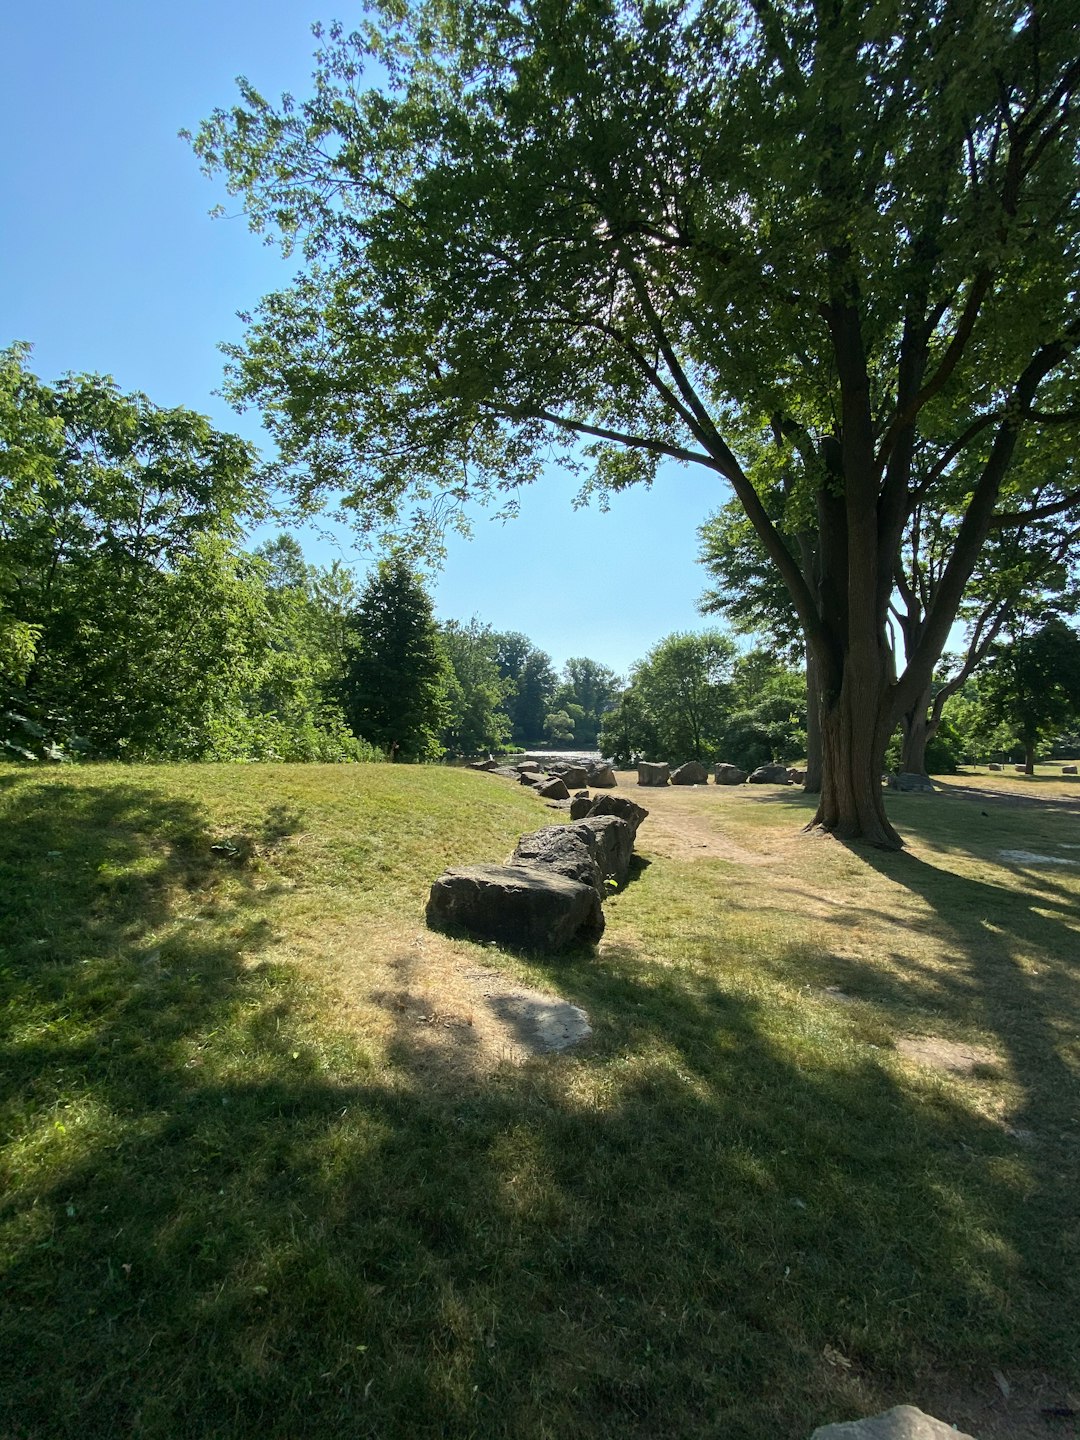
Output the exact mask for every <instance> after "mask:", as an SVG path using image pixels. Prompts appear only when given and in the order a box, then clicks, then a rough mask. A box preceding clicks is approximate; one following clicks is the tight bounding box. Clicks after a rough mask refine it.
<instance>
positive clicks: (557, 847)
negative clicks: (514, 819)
mask: <svg viewBox="0 0 1080 1440" xmlns="http://www.w3.org/2000/svg"><path fill="white" fill-rule="evenodd" d="M506 863H507V864H508V865H545V866H549V867H550V868H551V869H552V870H554V871H555V872H556V874H558V875H565V876H566V877H567V879H568V880H576V881H577V882H578V884H579V885H590V886H592V888H593V889H594V890H595V891H596V892H597V894H600V893H601V875H600V867H599V866H598V865H597V863H596V861H595V860H594V859H593V857H592V854H591V852H590V849H589V845H588V843H587V840H586V837H585V836H584V835H582V834H581V833H580V831H578V829H577V828H576V826H574V825H545V826H544V828H543V829H542V830H533V831H532V832H531V833H530V834H528V835H522V837H521V839H520V840H519V841H518V843H517V845H516V847H515V849H514V853H513V854H512V855H511V856H510V859H509V860H508V861H507V862H506Z"/></svg>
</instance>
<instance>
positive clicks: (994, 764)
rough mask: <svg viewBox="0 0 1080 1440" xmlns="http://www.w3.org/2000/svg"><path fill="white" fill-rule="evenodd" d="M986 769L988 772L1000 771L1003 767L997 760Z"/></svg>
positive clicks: (992, 761)
mask: <svg viewBox="0 0 1080 1440" xmlns="http://www.w3.org/2000/svg"><path fill="white" fill-rule="evenodd" d="M986 768H987V769H988V770H1000V769H1001V766H1000V765H999V764H998V763H997V761H996V760H991V761H990V764H989V765H988V766H987V767H986Z"/></svg>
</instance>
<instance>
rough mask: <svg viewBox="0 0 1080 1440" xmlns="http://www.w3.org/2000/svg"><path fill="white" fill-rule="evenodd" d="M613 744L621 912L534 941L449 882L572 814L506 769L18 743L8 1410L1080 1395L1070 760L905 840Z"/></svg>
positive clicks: (425, 1427)
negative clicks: (690, 778)
mask: <svg viewBox="0 0 1080 1440" xmlns="http://www.w3.org/2000/svg"><path fill="white" fill-rule="evenodd" d="M628 778H629V777H625V776H624V777H622V783H623V791H622V793H630V794H632V795H633V798H635V799H637V800H640V801H641V802H642V803H644V804H645V805H647V806H648V807H649V808H650V810H651V811H652V815H651V816H650V819H649V820H647V821H646V822H645V824H644V826H643V827H642V829H641V832H640V834H639V838H638V848H639V852H640V857H641V858H640V862H639V864H638V866H637V871H636V874H635V876H634V878H633V879H632V881H631V883H630V884H629V885H628V886H627V887H626V888H625V890H624V891H623V892H622V893H621V894H619V895H617V896H615V897H614V898H613V899H612V900H610V901H609V902H608V904H607V906H606V911H607V918H608V928H607V933H606V935H605V937H604V940H603V942H602V944H601V946H600V948H599V951H598V953H588V954H585V953H579V954H570V955H562V956H558V957H536V956H534V957H527V956H519V955H514V954H511V953H508V952H506V951H504V950H500V949H496V948H493V947H485V946H479V945H473V944H469V943H468V942H465V941H462V940H455V939H450V938H447V937H443V936H438V935H434V934H432V933H431V932H429V931H428V930H427V929H426V928H425V926H424V921H423V909H424V903H425V900H426V896H427V891H428V888H429V886H430V883H431V881H432V879H433V878H434V876H435V875H436V874H437V873H438V872H439V871H440V870H442V869H443V868H444V867H445V866H446V865H449V864H461V863H467V862H473V861H489V860H503V859H505V857H506V856H507V854H508V853H509V852H510V850H511V849H512V847H513V845H514V842H515V840H516V839H517V836H518V835H519V834H520V833H521V832H522V831H524V830H529V829H535V828H537V827H538V826H539V825H542V824H546V823H550V822H552V821H553V820H556V819H559V818H564V817H560V816H557V815H555V814H554V813H553V812H552V811H550V810H548V809H545V808H544V806H543V804H542V803H541V802H540V801H539V800H538V799H537V798H536V797H535V796H533V795H532V794H530V793H527V792H526V791H525V790H523V789H521V788H520V787H515V786H514V785H513V784H511V783H510V782H507V781H503V780H500V779H498V778H495V777H490V776H485V775H479V774H475V773H472V772H468V771H460V770H449V769H439V768H406V767H390V766H341V767H320V766H306V767H305V766H272V765H263V766H200V767H186V766H169V767H104V766H101V767H95V766H87V767H80V768H75V769H63V770H59V769H58V770H54V771H48V772H45V771H37V770H32V769H21V768H13V767H0V976H2V985H3V992H4V1003H3V1038H2V1046H3V1050H2V1056H0V1077H2V1078H0V1086H2V1097H0V1099H2V1134H0V1140H2V1146H3V1149H2V1158H0V1168H2V1198H0V1257H2V1258H0V1263H2V1277H3V1278H2V1285H0V1290H2V1294H0V1306H2V1311H0V1377H2V1381H0V1436H4V1437H5V1440H16V1437H18V1440H31V1437H33V1440H60V1437H79V1440H90V1437H105V1436H109V1437H116V1436H140V1437H141V1436H153V1437H161V1440H165V1437H168V1440H178V1437H188V1436H190V1437H196V1436H198V1437H208V1436H214V1437H219V1436H220V1437H252V1440H255V1437H259V1440H267V1437H282V1440H284V1437H301V1436H319V1437H323V1436H325V1437H328V1440H329V1437H333V1440H344V1437H360V1436H363V1437H378V1440H396V1437H402V1440H405V1437H409V1440H412V1437H427V1436H431V1437H435V1436H440V1437H441V1436H447V1437H478V1440H480V1437H492V1440H493V1437H514V1440H518V1437H520V1440H541V1437H544V1440H562V1437H589V1440H592V1437H596V1440H599V1437H611V1440H614V1437H628V1436H630V1437H660V1436H663V1437H717V1440H721V1437H722V1440H742V1437H746V1440H777V1437H780V1440H797V1437H803V1436H808V1435H809V1433H810V1430H811V1429H812V1428H813V1426H814V1425H815V1424H819V1423H822V1422H823V1421H825V1420H829V1419H848V1418H853V1417H855V1416H857V1415H860V1414H865V1413H869V1412H872V1411H874V1410H877V1409H881V1408H885V1407H886V1406H889V1405H892V1404H895V1403H899V1402H902V1401H910V1402H913V1403H916V1404H919V1405H921V1406H922V1407H923V1408H925V1409H927V1410H931V1411H933V1412H934V1413H936V1414H938V1415H940V1416H941V1417H942V1418H944V1419H946V1420H948V1421H950V1422H956V1423H958V1424H959V1425H960V1426H961V1428H968V1429H971V1430H973V1432H974V1433H975V1434H976V1435H978V1436H980V1437H993V1436H1028V1435H1032V1436H1034V1435H1043V1434H1046V1435H1070V1434H1072V1433H1074V1430H1075V1425H1076V1420H1075V1418H1070V1417H1069V1414H1068V1412H1069V1410H1070V1408H1071V1407H1073V1406H1075V1405H1076V1403H1077V1402H1076V1396H1077V1394H1078V1392H1080V1360H1078V1356H1080V1293H1078V1292H1080V1255H1078V1250H1080V1217H1078V1212H1080V1199H1078V1197H1080V1161H1078V1153H1080V1151H1078V1146H1080V1089H1078V1070H1080V1041H1078V1037H1080V1004H1078V985H1077V981H1078V975H1080V943H1078V940H1080V936H1078V931H1080V863H1077V862H1080V825H1078V823H1077V822H1078V818H1080V788H1078V787H1077V785H1076V784H1075V782H1072V783H1071V784H1070V782H1069V781H1067V780H1064V779H1062V778H1060V777H1058V778H1057V779H1056V780H1055V779H1052V778H1045V777H1043V778H1039V779H1036V780H1035V781H1025V780H1023V779H1022V778H1017V777H1009V776H1007V777H997V776H993V777H991V776H987V775H969V776H965V777H956V778H954V779H953V780H950V781H948V782H945V788H944V790H943V793H940V794H938V795H936V796H924V795H910V796H906V795H898V796H895V797H890V800H889V808H890V813H891V814H892V816H893V819H894V821H895V823H896V824H897V825H898V826H899V828H900V830H901V831H902V833H903V834H904V835H905V836H906V837H907V839H908V840H909V842H910V848H909V850H908V851H907V852H906V853H904V854H901V855H893V854H884V853H880V852H874V851H868V850H861V849H851V848H846V847H844V846H843V845H841V844H839V843H838V842H836V841H834V840H832V839H829V838H824V837H814V836H807V835H803V834H801V833H800V828H799V827H800V825H801V824H802V823H804V822H805V820H806V819H807V818H808V816H809V814H810V813H811V806H810V804H809V803H808V801H807V799H806V798H805V797H804V796H803V795H802V794H801V792H799V791H794V790H792V791H785V790H774V789H769V788H766V787H762V788H757V787H745V786H744V787H741V788H739V789H737V790H726V789H722V788H721V789H718V788H716V787H713V786H709V787H707V788H700V789H693V790H680V791H674V790H671V791H663V792H653V791H647V790H638V789H636V788H634V789H633V790H632V791H628V790H627V789H626V788H625V787H626V782H627V780H628ZM1004 851H1011V852H1023V854H1024V855H1026V857H1027V858H1019V859H1018V858H1016V856H1015V855H1014V856H1013V857H1012V858H1008V857H1007V856H1005V855H1003V853H1002V852H1004ZM1032 856H1035V857H1043V858H1041V859H1038V858H1036V859H1032V858H1031V857H1032ZM1052 862H1059V863H1052ZM1060 862H1066V863H1060ZM492 975H498V976H500V977H502V978H504V979H505V978H509V979H512V980H515V981H523V982H527V983H528V984H531V985H533V986H536V987H538V988H541V989H545V990H549V991H551V992H552V993H554V994H558V995H561V996H564V997H566V998H568V999H570V1000H572V1001H574V1002H575V1003H576V1004H578V1005H581V1006H583V1007H584V1008H585V1009H586V1010H587V1012H588V1014H589V1017H590V1020H591V1023H592V1026H593V1030H594V1034H593V1037H592V1039H591V1040H589V1041H588V1042H586V1044H585V1045H584V1046H582V1047H581V1048H579V1049H576V1050H573V1051H570V1052H567V1053H566V1054H564V1055H561V1056H551V1055H549V1056H529V1055H527V1054H526V1053H524V1051H523V1050H522V1049H521V1048H520V1047H519V1046H517V1045H515V1043H514V1037H513V1035H512V1033H509V1032H508V1031H507V1030H506V1029H505V1027H502V1028H500V1025H499V1024H498V1023H497V1020H496V1018H495V1017H493V1016H492V1014H491V1013H490V1009H491V1007H490V1004H489V1003H488V1000H487V996H486V990H487V989H489V988H490V985H489V984H488V981H489V980H490V977H491V976H492ZM485 977H487V978H485ZM1006 1390H1007V1391H1008V1392H1009V1393H1008V1397H1006V1394H1005V1393H1004V1392H1005V1391H1006Z"/></svg>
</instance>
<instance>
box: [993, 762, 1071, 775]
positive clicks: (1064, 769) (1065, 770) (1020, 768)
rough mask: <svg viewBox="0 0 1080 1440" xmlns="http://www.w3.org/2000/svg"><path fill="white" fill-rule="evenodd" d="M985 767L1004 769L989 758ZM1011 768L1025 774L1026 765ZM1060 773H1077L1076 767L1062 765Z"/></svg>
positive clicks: (1019, 773) (1018, 773)
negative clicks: (988, 762)
mask: <svg viewBox="0 0 1080 1440" xmlns="http://www.w3.org/2000/svg"><path fill="white" fill-rule="evenodd" d="M986 768H987V769H988V770H1004V768H1005V767H1004V766H1003V765H999V764H998V763H997V761H996V760H991V761H990V764H989V765H988V766H987V767H986ZM1013 769H1014V770H1015V771H1016V773H1017V775H1026V774H1027V766H1026V765H1014V766H1013ZM1061 773H1062V774H1063V775H1075V774H1076V773H1077V767H1076V766H1075V765H1062V767H1061Z"/></svg>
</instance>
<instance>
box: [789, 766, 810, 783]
mask: <svg viewBox="0 0 1080 1440" xmlns="http://www.w3.org/2000/svg"><path fill="white" fill-rule="evenodd" d="M787 774H788V779H789V780H790V781H791V783H792V784H793V785H804V784H805V783H806V771H805V770H799V769H797V768H796V766H794V765H789V766H788V772H787Z"/></svg>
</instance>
